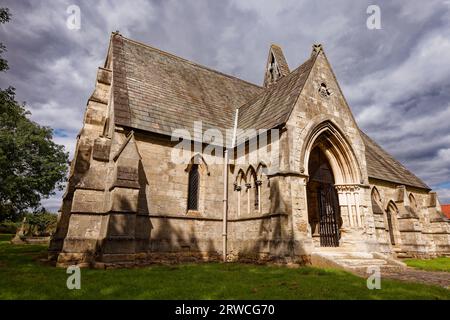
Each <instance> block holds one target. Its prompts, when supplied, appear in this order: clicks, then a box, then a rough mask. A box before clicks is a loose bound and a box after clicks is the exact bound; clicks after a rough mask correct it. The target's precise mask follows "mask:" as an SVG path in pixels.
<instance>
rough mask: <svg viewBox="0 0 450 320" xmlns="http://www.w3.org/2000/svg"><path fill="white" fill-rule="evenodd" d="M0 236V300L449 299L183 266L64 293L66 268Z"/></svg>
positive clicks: (445, 293)
mask: <svg viewBox="0 0 450 320" xmlns="http://www.w3.org/2000/svg"><path fill="white" fill-rule="evenodd" d="M10 238H11V236H5V235H3V236H0V299H447V300H448V299H450V290H446V289H444V288H439V287H433V286H426V285H421V284H415V283H404V282H399V281H393V280H382V283H381V285H382V289H381V290H368V289H367V287H366V280H365V279H362V278H359V277H356V276H354V275H352V274H349V273H346V272H343V271H339V270H323V269H317V268H306V267H305V268H296V269H291V268H287V267H276V266H256V265H247V264H220V263H211V264H200V265H198V264H186V265H177V266H152V267H146V268H139V269H111V270H90V269H82V270H81V290H68V289H67V287H66V280H67V277H68V275H67V274H66V270H65V269H59V268H55V267H51V266H48V265H46V264H44V263H41V262H39V259H42V258H45V256H46V247H45V246H37V245H19V246H13V245H11V244H9V242H8V240H9V239H10Z"/></svg>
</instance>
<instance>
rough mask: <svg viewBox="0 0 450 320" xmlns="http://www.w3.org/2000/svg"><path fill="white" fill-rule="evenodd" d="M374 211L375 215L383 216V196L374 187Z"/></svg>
mask: <svg viewBox="0 0 450 320" xmlns="http://www.w3.org/2000/svg"><path fill="white" fill-rule="evenodd" d="M371 198H372V211H373V213H374V214H383V209H382V208H381V207H382V204H381V196H380V193H379V192H378V190H377V188H375V187H373V189H372V196H371Z"/></svg>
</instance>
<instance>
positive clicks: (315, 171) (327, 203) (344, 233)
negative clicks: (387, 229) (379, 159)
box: [300, 120, 365, 246]
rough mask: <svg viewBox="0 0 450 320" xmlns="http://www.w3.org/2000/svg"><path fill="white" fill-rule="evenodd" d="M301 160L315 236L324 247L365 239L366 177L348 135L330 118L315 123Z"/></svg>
mask: <svg viewBox="0 0 450 320" xmlns="http://www.w3.org/2000/svg"><path fill="white" fill-rule="evenodd" d="M300 159H302V160H301V162H300V170H301V171H302V172H303V173H304V174H305V175H306V176H307V177H308V178H307V179H306V180H307V183H306V188H305V189H306V196H307V197H306V198H307V199H306V200H307V201H306V202H307V210H308V220H309V226H310V230H311V236H312V237H313V239H318V238H320V245H321V246H339V245H340V244H341V245H342V244H344V243H347V242H353V243H355V242H358V241H363V240H362V238H361V230H362V229H363V226H364V221H363V219H364V215H363V212H364V211H363V210H364V208H363V207H362V206H363V200H364V199H363V195H364V192H365V190H364V189H363V188H362V184H363V183H364V181H365V178H363V175H362V171H361V168H360V166H359V162H358V160H357V157H356V154H355V152H354V151H353V147H352V144H351V143H350V142H349V140H348V139H347V137H346V136H345V135H344V134H343V133H342V132H341V130H339V129H338V127H337V126H336V125H335V123H334V122H333V121H331V120H325V121H323V122H320V123H319V124H317V125H315V126H314V125H313V126H312V128H311V130H310V131H309V133H308V134H307V135H306V139H305V143H304V144H303V146H302V151H301V158H300ZM314 242H315V243H317V242H316V241H314Z"/></svg>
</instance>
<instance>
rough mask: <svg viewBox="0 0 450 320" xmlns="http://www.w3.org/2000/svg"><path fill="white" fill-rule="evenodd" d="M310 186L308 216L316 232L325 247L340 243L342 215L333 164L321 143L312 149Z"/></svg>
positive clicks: (307, 188)
mask: <svg viewBox="0 0 450 320" xmlns="http://www.w3.org/2000/svg"><path fill="white" fill-rule="evenodd" d="M308 172H309V180H308V184H307V187H306V190H307V202H308V220H309V224H310V227H311V233H312V236H313V237H315V238H317V237H319V238H320V246H321V247H338V246H339V240H340V237H341V235H340V228H341V226H342V218H341V213H340V206H339V199H338V194H337V191H336V189H335V186H334V175H333V171H332V168H331V165H330V163H329V161H328V159H327V157H326V156H325V154H324V152H323V151H322V150H321V148H320V147H319V146H316V147H314V148H313V150H312V151H311V154H310V156H309V163H308Z"/></svg>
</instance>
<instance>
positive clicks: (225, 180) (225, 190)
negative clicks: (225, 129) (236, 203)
mask: <svg viewBox="0 0 450 320" xmlns="http://www.w3.org/2000/svg"><path fill="white" fill-rule="evenodd" d="M238 115H239V109H236V115H235V117H234V129H233V137H232V141H231V149H234V147H235V142H236V131H237V124H238ZM228 151H229V148H228V147H227V141H225V154H224V162H223V229H222V237H223V248H222V252H223V262H227V233H228V162H229V153H228Z"/></svg>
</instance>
